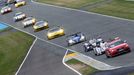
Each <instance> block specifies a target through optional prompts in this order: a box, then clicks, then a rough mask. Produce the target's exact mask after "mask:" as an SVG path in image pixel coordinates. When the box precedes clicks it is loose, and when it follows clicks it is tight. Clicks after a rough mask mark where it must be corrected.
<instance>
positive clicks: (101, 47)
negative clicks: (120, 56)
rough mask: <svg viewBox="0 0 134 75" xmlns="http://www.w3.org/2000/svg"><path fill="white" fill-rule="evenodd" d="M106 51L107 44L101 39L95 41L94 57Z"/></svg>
mask: <svg viewBox="0 0 134 75" xmlns="http://www.w3.org/2000/svg"><path fill="white" fill-rule="evenodd" d="M106 49H107V42H105V41H103V40H102V39H97V40H96V43H95V47H94V54H95V55H96V56H98V55H102V54H104V53H105V50H106Z"/></svg>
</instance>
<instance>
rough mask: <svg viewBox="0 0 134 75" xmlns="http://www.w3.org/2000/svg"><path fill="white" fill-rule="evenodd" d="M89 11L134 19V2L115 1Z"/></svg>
mask: <svg viewBox="0 0 134 75" xmlns="http://www.w3.org/2000/svg"><path fill="white" fill-rule="evenodd" d="M88 10H89V11H92V12H96V13H100V14H105V15H111V16H116V17H121V18H127V19H134V1H127V0H113V1H112V2H111V3H108V4H104V5H101V6H99V7H96V8H92V9H88Z"/></svg>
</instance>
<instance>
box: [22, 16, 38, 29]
mask: <svg viewBox="0 0 134 75" xmlns="http://www.w3.org/2000/svg"><path fill="white" fill-rule="evenodd" d="M22 23H23V25H24V28H25V27H28V26H31V25H34V24H35V23H36V19H35V18H33V17H27V18H25V19H24V21H23V22H22Z"/></svg>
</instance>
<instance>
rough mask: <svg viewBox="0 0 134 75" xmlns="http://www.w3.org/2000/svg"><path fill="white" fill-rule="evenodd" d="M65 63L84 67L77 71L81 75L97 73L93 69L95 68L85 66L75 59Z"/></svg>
mask: <svg viewBox="0 0 134 75" xmlns="http://www.w3.org/2000/svg"><path fill="white" fill-rule="evenodd" d="M66 63H67V64H68V65H85V67H82V68H80V69H79V72H80V73H81V74H82V75H90V74H93V73H94V72H96V71H98V70H97V69H95V68H93V67H91V66H89V65H86V64H84V63H83V62H81V61H78V60H76V59H71V60H68V61H67V62H66Z"/></svg>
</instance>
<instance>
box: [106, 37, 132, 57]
mask: <svg viewBox="0 0 134 75" xmlns="http://www.w3.org/2000/svg"><path fill="white" fill-rule="evenodd" d="M127 52H131V49H130V47H129V45H128V44H127V42H126V41H124V40H122V39H120V38H119V37H118V38H115V39H114V40H111V41H110V42H108V48H107V49H106V51H105V54H106V56H107V58H110V57H114V56H116V55H119V54H122V53H127Z"/></svg>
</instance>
